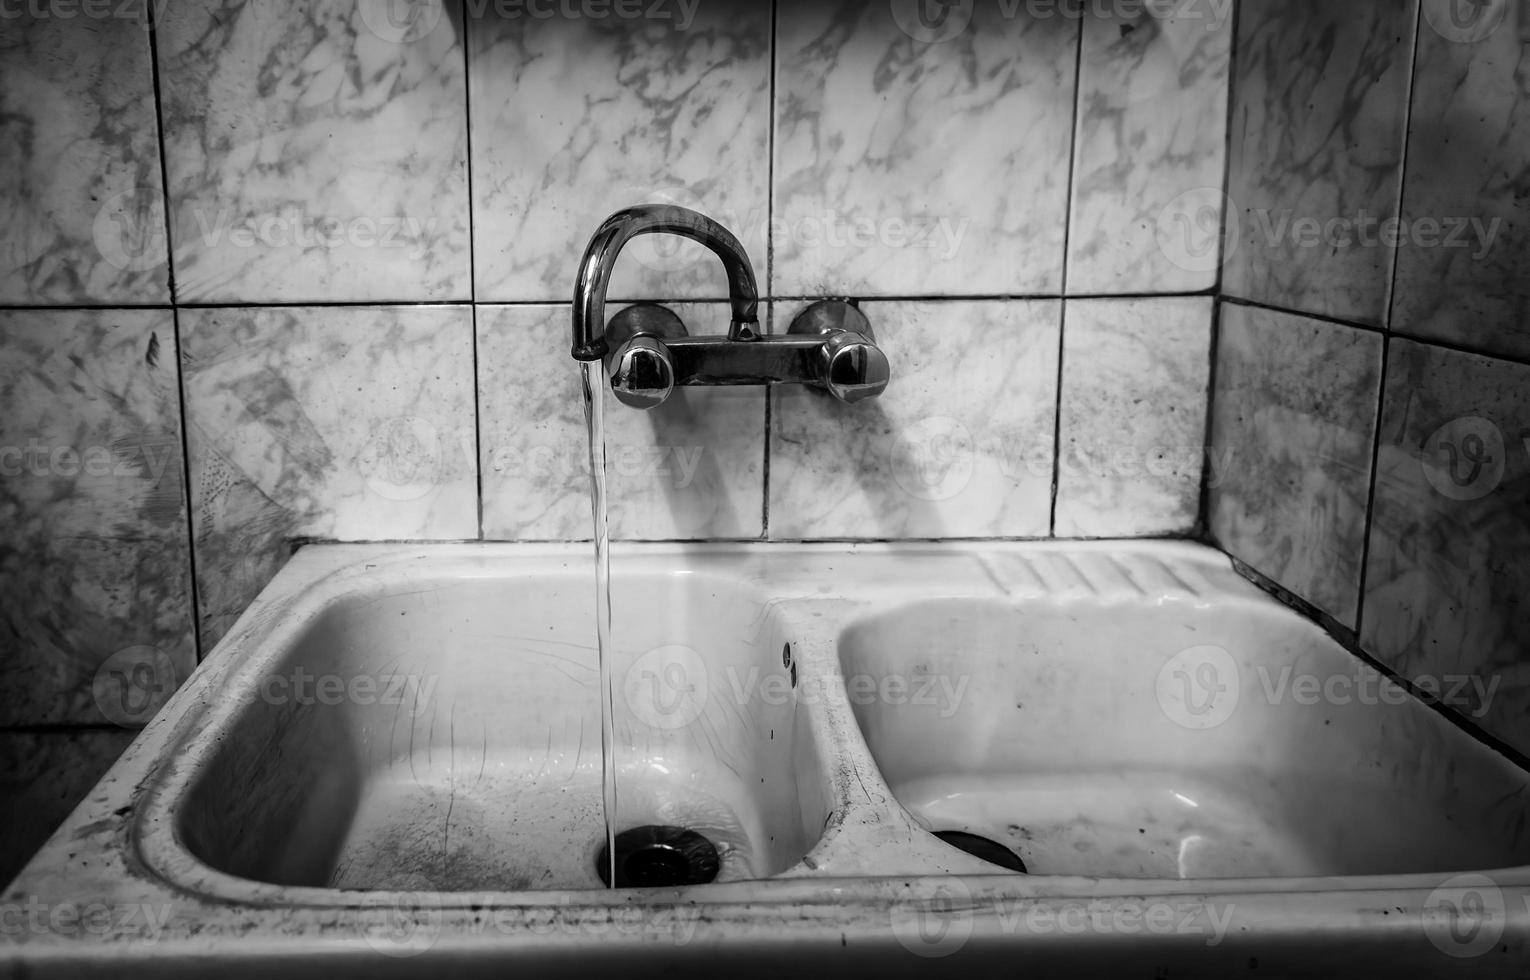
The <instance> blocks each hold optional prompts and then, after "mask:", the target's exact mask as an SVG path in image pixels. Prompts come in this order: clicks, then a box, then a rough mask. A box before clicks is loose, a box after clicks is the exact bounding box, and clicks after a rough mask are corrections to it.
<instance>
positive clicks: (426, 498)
mask: <svg viewBox="0 0 1530 980" xmlns="http://www.w3.org/2000/svg"><path fill="white" fill-rule="evenodd" d="M181 325H182V331H183V333H182V335H183V337H184V345H185V367H184V385H185V399H186V427H187V438H188V448H189V451H190V472H191V507H192V519H193V531H194V533H195V535H196V557H197V587H198V597H199V599H200V612H201V619H202V622H201V624H200V625H201V631H202V634H201V635H202V644H203V649H204V650H209V651H210V650H211V649H212V647H213V644H215V643H216V642H217V640H218V639H220V638H221V637H222V636H223V634H224V633H225V632H227V630H228V628H229V627H230V626H231V625H233V622H234V620H235V619H237V618H238V617H239V614H240V613H242V612H243V611H244V608H245V606H247V605H249V602H250V600H251V599H253V598H254V597H255V596H256V594H258V593H259V591H260V590H261V588H263V587H264V586H265V584H266V583H267V582H268V581H270V579H271V576H272V575H274V574H275V573H276V571H277V570H278V569H279V568H280V567H281V566H282V565H283V564H284V563H285V562H286V560H287V558H288V557H290V555H291V553H292V547H293V543H294V542H295V541H298V540H300V539H307V538H318V539H325V540H338V541H367V540H378V539H388V540H391V539H399V538H407V539H415V540H441V539H447V540H452V539H461V538H473V537H476V536H477V535H478V514H477V512H478V506H477V485H478V483H477V475H476V474H477V471H476V463H477V445H476V438H475V430H474V423H473V319H472V311H471V310H470V309H469V308H468V307H465V306H417V307H289V308H280V309H258V308H252V309H239V308H231V309H196V310H184V311H182V313H181Z"/></svg>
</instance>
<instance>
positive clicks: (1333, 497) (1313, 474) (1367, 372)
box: [1208, 303, 1382, 627]
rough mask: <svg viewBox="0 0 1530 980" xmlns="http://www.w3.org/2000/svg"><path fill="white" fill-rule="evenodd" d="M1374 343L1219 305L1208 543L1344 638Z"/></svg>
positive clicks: (1354, 578)
mask: <svg viewBox="0 0 1530 980" xmlns="http://www.w3.org/2000/svg"><path fill="white" fill-rule="evenodd" d="M1381 346H1382V345H1381V337H1380V335H1379V334H1375V333H1372V332H1369V331H1366V330H1361V329H1358V328H1355V327H1346V326H1340V325H1337V324H1332V323H1326V322H1322V321H1319V320H1312V319H1308V318H1307V317H1302V316H1296V315H1292V314H1286V313H1277V312H1273V311H1270V310H1262V309H1257V308H1254V307H1247V306H1240V305H1237V304H1233V303H1223V304H1222V317H1221V328H1220V331H1219V335H1218V339H1217V359H1216V390H1215V391H1214V392H1213V393H1212V409H1211V415H1212V435H1211V448H1210V451H1209V453H1208V457H1209V459H1210V460H1211V461H1212V465H1213V466H1216V465H1218V463H1219V464H1220V467H1221V471H1220V473H1216V472H1213V473H1212V474H1211V477H1212V478H1211V479H1210V480H1209V481H1208V485H1209V486H1210V488H1211V513H1210V518H1209V519H1210V524H1211V533H1212V535H1213V537H1214V538H1215V539H1216V540H1217V541H1218V542H1219V543H1220V544H1221V545H1222V546H1223V547H1224V548H1226V549H1227V550H1228V551H1229V552H1230V553H1231V554H1232V555H1233V556H1234V557H1236V558H1238V559H1240V560H1242V561H1244V562H1246V563H1248V564H1249V565H1250V566H1252V567H1253V568H1254V570H1255V571H1257V572H1259V573H1261V574H1262V575H1265V576H1266V577H1268V578H1270V579H1273V580H1274V581H1276V582H1278V583H1279V584H1280V585H1281V586H1283V587H1284V588H1286V589H1289V590H1290V591H1291V592H1293V593H1295V594H1296V595H1298V596H1300V597H1301V598H1303V599H1305V600H1306V601H1307V602H1310V603H1312V604H1313V605H1314V606H1316V607H1318V608H1319V609H1321V610H1323V611H1324V612H1326V613H1327V614H1329V615H1330V616H1333V617H1334V618H1335V619H1337V620H1338V621H1339V622H1341V623H1343V624H1344V625H1346V626H1350V627H1353V626H1354V625H1355V621H1356V615H1357V613H1358V611H1359V608H1358V607H1359V593H1360V563H1361V561H1362V554H1363V552H1364V545H1365V520H1366V500H1367V498H1368V496H1369V494H1370V486H1371V452H1372V447H1373V445H1374V442H1375V433H1376V408H1377V403H1378V401H1379V396H1380V386H1381Z"/></svg>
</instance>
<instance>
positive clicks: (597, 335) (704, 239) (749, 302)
mask: <svg viewBox="0 0 1530 980" xmlns="http://www.w3.org/2000/svg"><path fill="white" fill-rule="evenodd" d="M655 234H667V235H679V236H680V237H681V238H689V239H690V240H691V241H693V242H699V243H700V244H702V245H705V246H706V247H707V248H708V249H710V250H711V251H712V254H714V255H716V256H717V257H718V258H719V259H721V260H722V264H723V269H724V270H725V271H726V272H727V274H728V302H729V305H730V306H732V308H733V323H732V325H731V326H730V327H729V328H728V337H729V338H730V339H732V340H751V339H753V338H754V337H755V336H757V335H758V332H759V326H760V318H759V312H758V310H759V295H760V294H759V289H758V288H757V287H756V286H755V283H754V266H752V265H750V264H749V256H748V255H747V254H745V252H744V246H742V245H740V244H739V242H738V239H737V238H734V237H733V233H732V232H730V231H729V230H728V229H726V228H724V227H723V226H722V225H720V224H718V223H717V222H715V221H713V220H712V219H711V218H708V217H707V216H706V215H704V214H700V213H698V212H696V211H692V210H690V209H689V208H682V207H677V206H675V205H673V204H645V205H642V206H640V207H635V208H625V209H623V210H621V211H618V212H616V213H615V214H613V215H611V217H609V218H607V219H606V220H605V221H604V222H602V223H601V226H600V228H599V229H598V230H596V232H595V235H594V237H593V238H591V239H590V244H589V245H588V246H586V247H585V250H584V258H582V259H580V260H579V279H578V281H577V282H576V283H575V285H574V348H573V354H574V359H575V360H576V361H593V360H597V359H599V358H602V357H605V356H606V353H607V350H608V348H607V345H606V342H605V326H606V290H607V288H609V287H610V285H611V270H612V269H614V268H615V267H616V257H617V256H618V255H619V254H621V250H622V249H623V248H624V247H625V246H626V244H627V243H628V242H630V241H632V239H634V238H636V237H638V236H639V235H655Z"/></svg>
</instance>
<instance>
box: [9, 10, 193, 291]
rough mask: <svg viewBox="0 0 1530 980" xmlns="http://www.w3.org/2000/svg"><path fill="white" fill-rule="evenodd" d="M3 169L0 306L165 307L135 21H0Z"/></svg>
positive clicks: (144, 62) (143, 47) (23, 14)
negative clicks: (126, 305)
mask: <svg viewBox="0 0 1530 980" xmlns="http://www.w3.org/2000/svg"><path fill="white" fill-rule="evenodd" d="M45 7H46V5H44V8H45ZM81 14H82V15H83V11H82V12H81ZM0 173H4V174H5V175H6V176H5V179H4V180H3V181H0V214H3V215H4V216H5V234H4V236H3V238H0V303H10V304H17V305H45V304H53V303H60V304H93V303H120V304H145V303H164V302H168V301H169V298H170V287H169V269H168V266H167V265H166V261H165V260H166V249H165V210H164V209H165V199H164V192H163V185H162V182H161V179H160V169H159V143H158V139H157V138H156V130H155V119H154V78H153V73H152V68H151V66H150V62H149V34H148V31H147V30H145V26H144V23H143V21H142V20H141V19H139V18H127V17H94V18H88V19H87V18H85V17H83V16H81V17H75V18H69V19H64V18H62V17H55V16H39V15H38V14H37V13H36V12H35V9H34V12H32V13H28V12H27V11H25V10H22V9H21V6H20V5H18V7H17V8H16V9H15V10H13V11H10V12H7V13H6V14H5V16H3V17H0Z"/></svg>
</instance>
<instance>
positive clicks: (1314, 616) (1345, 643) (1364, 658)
mask: <svg viewBox="0 0 1530 980" xmlns="http://www.w3.org/2000/svg"><path fill="white" fill-rule="evenodd" d="M1217 550H1218V551H1221V552H1222V553H1223V554H1224V555H1226V556H1227V557H1228V559H1229V560H1230V561H1231V562H1232V567H1233V571H1235V572H1237V573H1238V574H1239V575H1241V576H1242V577H1243V578H1244V579H1246V580H1248V582H1249V583H1251V584H1252V585H1254V586H1255V587H1256V588H1258V589H1260V590H1261V591H1263V592H1264V593H1265V594H1266V595H1268V596H1269V597H1270V598H1272V599H1274V600H1275V601H1276V602H1279V603H1280V604H1281V605H1283V606H1286V607H1287V608H1289V609H1290V610H1291V611H1292V612H1295V613H1296V614H1297V615H1299V616H1301V617H1302V618H1303V619H1306V620H1309V621H1310V622H1312V623H1313V624H1314V625H1316V626H1317V627H1318V628H1319V629H1321V630H1322V631H1323V632H1324V633H1326V634H1328V637H1329V638H1330V639H1332V640H1333V641H1334V642H1335V643H1337V644H1339V646H1341V647H1343V648H1344V650H1345V651H1346V652H1347V653H1349V654H1350V656H1352V657H1354V658H1356V659H1357V660H1359V661H1360V662H1361V663H1363V664H1365V665H1366V666H1368V667H1370V668H1371V669H1373V670H1375V671H1376V672H1377V673H1379V674H1380V675H1381V676H1383V677H1385V678H1387V679H1388V680H1390V681H1392V682H1393V683H1395V684H1396V685H1397V686H1398V687H1401V688H1402V689H1403V690H1405V691H1407V692H1408V693H1409V694H1410V695H1412V696H1413V697H1414V698H1416V699H1418V700H1419V701H1421V702H1422V703H1423V704H1424V706H1425V707H1427V708H1429V709H1430V710H1431V711H1434V712H1435V713H1436V714H1438V715H1440V716H1441V717H1442V718H1444V719H1445V720H1446V721H1448V722H1449V723H1450V724H1451V725H1452V726H1454V727H1455V728H1457V729H1459V730H1460V731H1461V732H1462V733H1464V734H1466V735H1467V736H1469V737H1470V738H1471V739H1472V740H1473V741H1475V742H1478V743H1479V744H1481V745H1484V746H1486V747H1487V748H1489V749H1492V750H1493V751H1495V752H1497V753H1498V754H1500V755H1502V756H1503V757H1504V758H1506V759H1508V760H1509V761H1510V762H1512V763H1513V764H1514V765H1516V766H1518V767H1520V768H1521V769H1530V756H1526V755H1525V754H1524V753H1523V752H1521V751H1520V750H1519V749H1516V748H1515V747H1514V746H1512V745H1510V744H1509V743H1508V742H1506V741H1503V740H1502V739H1500V738H1499V737H1498V736H1497V735H1494V734H1493V733H1492V732H1490V731H1488V730H1487V729H1486V728H1480V727H1478V726H1477V724H1476V723H1475V722H1474V721H1473V720H1472V719H1470V718H1468V717H1466V716H1465V715H1463V714H1461V713H1459V712H1457V711H1455V710H1454V709H1452V708H1449V707H1447V706H1446V705H1444V704H1441V703H1440V702H1439V700H1438V699H1437V698H1432V697H1430V696H1429V695H1428V692H1426V691H1423V690H1422V689H1420V688H1418V687H1416V686H1415V685H1414V684H1413V682H1412V681H1410V680H1409V679H1408V678H1407V677H1406V676H1404V675H1402V674H1400V673H1398V672H1397V671H1395V670H1393V669H1392V668H1391V667H1389V666H1388V665H1387V664H1386V663H1385V662H1384V661H1382V660H1380V659H1378V658H1377V657H1376V656H1374V655H1373V654H1371V653H1370V652H1369V651H1367V650H1366V649H1365V647H1364V646H1362V645H1361V643H1360V634H1359V629H1358V628H1356V629H1350V628H1349V627H1348V626H1345V625H1344V624H1343V623H1340V622H1339V621H1338V620H1336V619H1334V618H1333V617H1332V616H1330V615H1328V614H1327V613H1325V612H1323V610H1321V609H1319V608H1318V607H1317V606H1314V605H1313V604H1312V603H1310V602H1308V601H1307V600H1305V599H1303V598H1302V597H1301V596H1299V595H1297V594H1296V593H1294V592H1292V591H1291V590H1290V589H1287V588H1286V587H1285V586H1283V585H1281V584H1280V583H1279V582H1277V581H1275V580H1274V579H1273V578H1270V577H1269V576H1267V575H1265V574H1264V573H1263V572H1261V571H1259V570H1258V569H1257V568H1254V567H1253V566H1252V565H1249V564H1248V563H1247V562H1245V561H1243V560H1242V559H1240V558H1238V557H1237V556H1236V555H1234V554H1232V553H1231V552H1229V551H1228V550H1227V549H1225V548H1221V547H1218V548H1217ZM1357 623H1358V621H1357Z"/></svg>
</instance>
